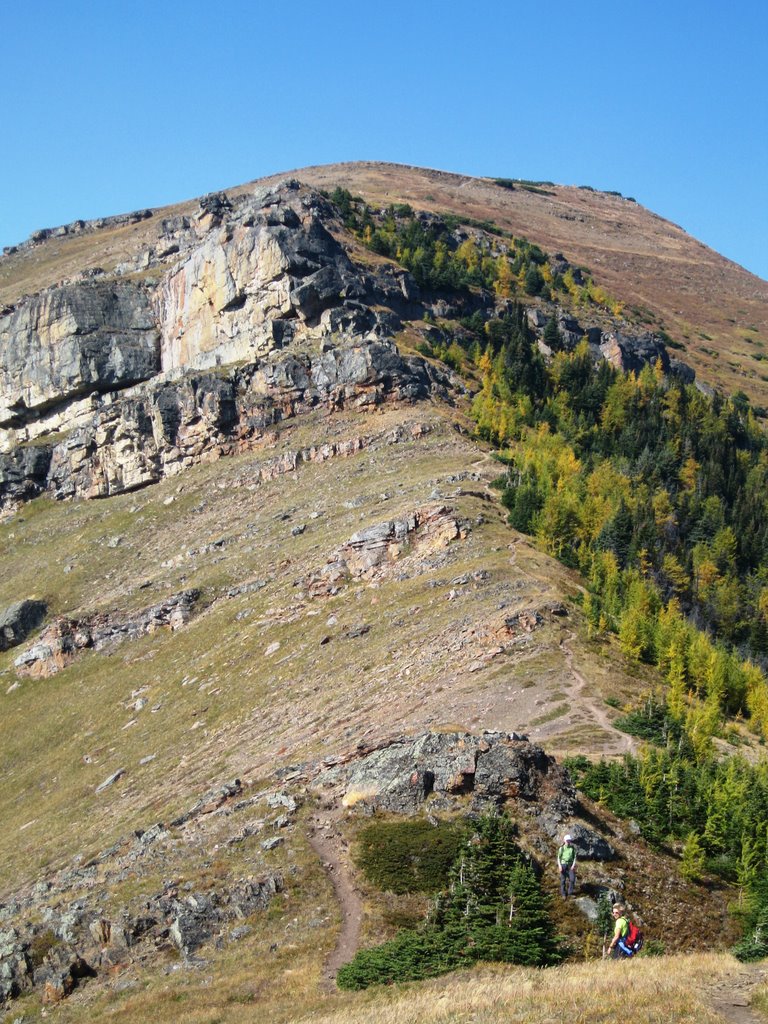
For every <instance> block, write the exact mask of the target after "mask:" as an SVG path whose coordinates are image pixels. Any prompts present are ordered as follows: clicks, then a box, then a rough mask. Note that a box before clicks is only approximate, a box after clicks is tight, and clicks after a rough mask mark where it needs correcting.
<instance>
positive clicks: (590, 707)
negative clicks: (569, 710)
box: [560, 633, 637, 754]
mask: <svg viewBox="0 0 768 1024" xmlns="http://www.w3.org/2000/svg"><path fill="white" fill-rule="evenodd" d="M573 639H575V633H569V634H568V636H567V637H565V638H564V639H563V640H561V641H560V650H561V651H562V652H563V654H564V655H565V663H566V665H567V666H568V671H569V672H570V674H571V676H572V677H573V679H574V680H575V686H573V687H572V688H571V692H570V694H569V698H570V700H571V701H573V702H574V703H578V705H579V706H580V707H582V708H584V709H585V710H586V711H587V712H588V713H589V714H590V715H591V716H592V718H593V719H594V720H595V721H596V722H597V724H598V725H599V726H600V728H601V729H603V730H604V731H605V732H606V733H608V735H609V736H611V737H612V741H613V742H612V748H613V749H611V750H608V751H606V753H612V754H614V753H615V754H634V753H635V752H636V750H637V742H636V740H635V739H634V738H633V737H632V736H629V735H627V733H625V732H621V730H619V729H617V728H616V726H615V725H614V724H613V723H612V722H611V719H610V717H609V715H608V713H607V711H606V710H605V708H604V707H603V706H602V704H601V703H600V702H599V701H597V700H595V699H594V697H591V696H590V695H589V694H587V693H585V690H586V687H587V681H586V679H585V678H584V676H583V675H582V674H581V672H579V671H578V669H576V668H574V664H573V651H572V650H571V647H570V643H571V641H572V640H573Z"/></svg>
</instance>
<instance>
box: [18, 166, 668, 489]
mask: <svg viewBox="0 0 768 1024" xmlns="http://www.w3.org/2000/svg"><path fill="white" fill-rule="evenodd" d="M425 216H426V215H425ZM433 219H434V218H433ZM87 230H88V231H91V232H97V231H98V230H100V229H99V226H98V225H95V226H91V227H88V228H87ZM155 230H156V239H155V242H154V243H153V244H151V245H149V246H145V247H142V248H140V249H139V251H137V252H134V254H133V255H132V257H131V259H129V260H127V261H123V262H122V263H120V264H118V265H117V266H116V267H115V268H114V270H113V271H112V272H110V273H109V274H106V273H105V272H104V271H103V270H101V269H99V268H91V269H90V270H88V271H85V272H82V273H81V274H80V275H79V277H78V278H77V279H75V280H72V281H65V282H61V283H59V284H56V285H54V286H51V287H49V288H47V289H46V290H44V291H42V292H41V293H39V294H37V295H33V296H27V297H24V298H23V299H21V300H20V301H19V302H18V303H17V305H16V306H14V307H6V308H5V310H4V311H3V312H2V314H0V508H2V507H11V506H14V505H16V504H17V503H18V502H19V501H24V500H27V499H29V498H31V497H34V496H35V495H37V494H40V493H43V492H48V493H51V494H52V495H54V496H55V497H56V498H69V497H76V496H79V497H105V496H107V495H113V494H118V493H121V492H125V491H130V490H135V489H136V488H139V487H143V486H145V485H147V484H150V483H154V482H156V481H158V480H160V479H162V478H163V477H165V476H168V475H170V474H172V473H175V472H178V471H179V470H180V469H183V468H185V467H187V466H190V465H193V464H195V463H197V462H199V461H201V460H203V459H211V458H217V457H219V456H220V455H223V454H227V453H229V452H232V451H235V450H238V449H242V448H243V447H247V446H251V445H253V444H256V443H258V442H259V441H260V439H261V438H262V437H263V436H264V434H265V431H268V429H269V428H270V426H272V425H273V424H275V423H276V422H278V421H279V420H281V419H284V418H286V417H290V416H293V415H296V414H297V413H300V412H302V411H307V410H309V409H311V408H313V407H315V406H317V405H319V404H324V405H326V406H328V407H329V408H342V407H344V406H349V405H350V404H353V405H354V406H355V407H357V408H369V407H372V406H375V405H378V404H380V403H381V402H384V401H393V400H394V401H415V400H419V399H424V398H427V397H429V396H430V395H432V394H437V393H439V394H440V395H441V396H442V397H445V396H446V395H447V394H448V392H449V390H450V389H454V390H455V389H457V388H458V389H461V387H462V386H461V385H460V384H459V383H458V381H457V380H456V379H455V378H453V377H452V375H451V374H450V373H449V372H447V371H441V370H438V369H436V368H435V367H434V365H432V364H430V363H428V362H427V361H426V360H424V359H421V358H416V357H404V356H402V355H401V354H400V353H399V352H398V350H397V348H396V347H395V344H394V335H395V334H396V333H397V332H398V331H400V330H402V329H403V328H404V327H407V326H410V327H411V328H412V329H413V328H414V327H415V329H416V332H417V334H418V333H419V332H421V333H422V334H424V335H425V336H426V334H428V333H429V332H430V331H432V332H434V330H435V329H434V328H431V327H428V326H427V325H426V324H425V323H424V322H423V320H424V319H425V318H427V319H429V318H430V317H431V316H434V315H435V313H436V312H437V313H440V314H441V315H450V317H451V318H452V319H456V318H457V317H459V316H460V315H462V314H463V313H468V312H470V311H471V310H472V309H473V308H483V309H484V310H485V311H486V313H488V312H493V310H494V307H495V306H499V303H500V304H501V305H502V306H503V303H504V300H498V299H496V298H495V297H494V296H493V295H492V294H490V293H487V292H482V290H480V291H478V292H477V293H476V294H469V293H463V294H459V293H450V292H441V293H440V294H427V293H426V292H424V291H422V290H420V289H419V288H418V287H417V285H416V283H415V281H414V280H413V278H412V276H411V275H410V274H409V273H408V272H407V271H405V270H403V269H402V268H399V267H398V266H397V265H396V264H394V263H392V262H391V261H389V260H384V259H381V258H379V257H375V256H373V255H372V254H370V253H366V252H364V251H363V250H361V249H360V247H359V245H358V243H357V242H355V240H354V239H353V238H352V237H351V236H350V235H349V234H348V233H346V232H345V231H344V229H343V227H342V225H341V223H340V220H339V212H338V210H337V209H336V207H335V206H334V205H333V204H332V203H331V202H330V201H329V200H327V199H326V198H324V196H323V195H321V194H319V193H318V192H315V191H313V190H311V189H308V188H307V187H305V186H302V185H300V184H299V183H298V182H296V181H293V180H289V181H284V182H282V183H279V184H277V185H274V186H273V187H270V188H265V187H261V188H256V189H255V190H253V191H250V192H246V193H244V194H241V195H239V196H237V197H236V198H234V199H232V200H230V199H229V198H228V197H227V196H224V195H221V194H216V195H212V196H206V197H204V198H203V199H201V200H200V202H199V206H198V209H197V212H196V214H195V215H193V216H176V217H168V218H165V219H162V220H158V221H157V223H156V225H155ZM470 230H474V229H465V228H462V227H458V228H457V229H456V232H455V236H456V237H455V244H457V245H458V244H460V243H461V241H462V239H464V240H466V239H468V238H469V237H470ZM82 231H86V227H85V226H84V227H83V228H82ZM475 233H476V232H475ZM473 237H474V236H473ZM44 243H45V238H43V239H41V240H38V244H44ZM557 258H558V259H560V260H562V259H563V258H562V257H559V256H558V257H557ZM529 319H530V321H531V324H532V326H533V327H534V329H535V330H537V332H538V333H539V335H540V336H541V335H542V334H543V326H544V324H545V323H546V322H547V316H546V315H545V314H544V313H543V312H542V310H541V309H539V308H536V309H532V310H531V311H530V314H529ZM560 329H561V333H562V337H563V342H564V344H565V345H566V346H567V347H573V345H575V344H576V343H577V342H578V340H579V339H580V338H581V337H582V336H584V335H585V334H586V336H587V337H588V339H589V341H590V345H591V348H592V351H593V355H594V357H595V358H606V359H609V360H610V361H611V362H613V363H614V364H616V365H619V366H623V367H624V368H632V369H637V368H639V367H640V366H642V365H643V364H644V363H646V362H656V361H660V362H661V364H662V367H663V369H664V370H665V372H675V371H677V372H680V367H679V366H677V367H676V366H675V365H674V361H671V360H670V359H669V358H668V356H667V354H666V351H665V349H664V346H663V344H661V342H660V341H659V340H658V339H657V338H655V337H654V336H642V337H633V336H632V335H628V334H627V333H626V330H625V331H624V333H616V332H607V331H605V330H602V329H601V328H600V327H592V328H585V327H584V326H582V325H581V324H580V323H578V322H577V321H576V320H575V319H574V318H573V317H570V316H566V315H565V314H563V313H561V314H560ZM438 333H439V332H438ZM540 344H541V347H542V351H543V352H544V354H545V355H547V353H548V350H547V349H546V346H545V345H544V343H543V340H542V341H541V343H540ZM550 354H551V353H550ZM224 367H226V369H224ZM219 368H221V369H219Z"/></svg>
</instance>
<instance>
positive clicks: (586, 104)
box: [0, 0, 768, 279]
mask: <svg viewBox="0 0 768 1024" xmlns="http://www.w3.org/2000/svg"><path fill="white" fill-rule="evenodd" d="M625 7H626V8H627V9H626V10H625V9H624V8H625ZM0 55H1V59H2V78H1V79H0V83H1V84H0V97H2V107H3V111H4V118H3V128H4V131H3V139H4V146H3V154H2V157H0V246H2V245H9V244H13V243H15V242H19V241H21V240H22V239H24V238H26V237H27V236H28V235H29V234H30V233H31V232H32V231H34V230H35V229H37V228H40V227H51V226H54V225H56V224H62V223H66V222H67V221H71V220H74V219H76V218H78V217H83V218H90V217H96V216H103V215H107V214H113V213H120V212H124V211H127V210H132V209H136V208H138V207H144V206H160V205H164V204H167V203H172V202H176V201H179V200H182V199H187V198H190V197H192V196H196V195H200V194H202V193H204V192H210V191H213V190H215V189H219V188H225V187H227V186H230V185H236V184H240V183H242V182H244V181H248V180H250V179H252V178H257V177H260V176H262V175H266V174H272V173H275V172H279V171H284V170H291V169H294V168H298V167H302V166H306V165H308V164H321V163H332V162H336V161H341V160H387V161H393V162H398V163H408V164H416V165H421V166H427V167H436V168H440V169H443V170H449V171H456V172H460V173H465V174H476V175H493V176H504V177H520V178H536V179H545V180H552V181H555V182H558V183H563V184H583V185H592V186H593V187H595V188H602V189H615V190H618V191H620V192H622V193H623V194H624V195H628V196H634V197H635V198H636V199H637V200H638V201H639V202H641V203H642V204H643V205H645V206H647V207H649V208H650V209H652V210H654V212H656V213H658V214H660V215H662V216H664V217H667V218H669V219H670V220H673V221H675V222H676V223H677V224H680V225H681V226H682V227H684V228H685V229H686V230H687V231H688V232H690V233H691V234H692V235H694V236H695V237H697V238H699V239H700V240H701V241H703V242H705V243H706V244H707V245H710V246H712V247H713V248H715V249H717V250H718V251H720V252H721V253H723V254H724V255H725V256H728V257H730V258H731V259H734V260H736V261H737V262H738V263H741V264H742V265H743V266H745V267H746V268H747V269H749V270H751V271H753V272H754V273H756V274H758V275H760V276H761V277H763V278H766V279H768V74H767V73H766V71H767V68H768V5H766V4H765V3H764V0H749V2H744V3H739V2H738V0H736V2H735V3H734V4H732V5H730V6H729V7H728V8H727V9H726V5H724V4H723V3H722V0H720V2H717V3H714V2H710V0H699V2H697V3H692V2H690V3H689V2H679V0H667V2H666V3H656V2H654V0H650V2H645V3H642V4H640V3H636V4H630V5H620V4H618V3H616V2H615V0H613V2H611V3H608V2H597V3H583V4H576V3H573V0H570V2H561V0H552V2H550V3H549V4H537V3H534V2H533V0H528V2H519V0H486V2H483V0H477V3H476V4H475V5H473V13H472V14H470V13H469V4H468V3H466V2H465V3H455V4H450V3H449V2H447V0H442V2H437V0H435V2H432V0H422V2H420V0H410V2H408V3H406V2H402V0H389V2H388V3H385V4H381V5H375V6H374V5H370V4H365V3H360V2H358V3H351V2H334V0H327V2H325V3H323V4H320V3H309V2H306V0H293V2H291V0H284V2H283V3H277V2H274V0H261V2H260V0H252V2H246V0H220V2H219V3H218V4H216V5H214V4H209V3H202V2H199V0H188V2H186V3H181V2H178V0H152V2H148V0H134V2H132V3H127V2H123V0H111V2H110V0H101V2H98V3H95V2H94V3H88V2H85V0H68V2H66V3H62V2H61V0H56V2H54V0H25V2H24V3H22V2H21V0H8V2H7V3H6V4H4V5H2V10H0Z"/></svg>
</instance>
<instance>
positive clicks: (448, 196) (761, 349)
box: [291, 162, 768, 405]
mask: <svg viewBox="0 0 768 1024" xmlns="http://www.w3.org/2000/svg"><path fill="white" fill-rule="evenodd" d="M291 173H292V174H295V175H296V176H297V177H299V178H300V179H301V180H303V181H306V182H307V183H308V184H311V185H315V186H319V187H321V188H334V187H335V186H336V185H342V186H344V187H346V188H348V189H350V191H352V192H353V193H359V194H361V195H362V196H363V197H364V198H365V199H367V200H369V201H370V202H372V203H382V204H383V203H391V202H407V203H410V204H411V205H413V206H414V207H417V208H422V209H427V210H432V211H444V212H450V213H456V214H461V215H464V216H469V217H473V218H475V219H477V220H486V219H487V220H492V221H494V222H495V223H496V224H497V225H499V227H502V228H504V229H506V230H509V231H512V232H513V233H514V234H516V235H523V236H524V237H526V238H528V239H530V240H531V241H533V242H536V243H537V244H538V245H540V246H541V247H542V248H543V249H545V250H546V251H548V252H559V251H562V252H563V254H564V255H565V256H566V257H567V258H568V259H569V260H570V261H571V262H573V263H576V264H580V265H583V266H586V267H588V268H589V269H590V270H591V271H592V273H593V274H594V276H595V280H596V281H597V283H598V284H601V285H602V286H603V287H604V288H605V289H606V290H607V291H608V292H609V293H610V294H611V295H613V296H615V297H616V298H618V299H620V300H622V301H623V302H625V303H626V307H627V308H626V312H627V314H628V315H630V316H636V317H640V318H645V319H647V321H648V323H649V326H650V327H651V329H663V330H665V331H666V332H667V333H668V334H669V335H671V337H672V338H673V339H674V340H675V341H677V342H679V343H681V344H682V345H684V347H685V352H684V354H683V353H682V352H681V353H680V354H681V355H682V357H683V359H684V360H685V361H686V362H688V363H690V365H691V366H693V367H694V369H695V370H696V372H697V375H698V376H699V377H700V378H701V379H702V380H704V381H706V382H707V383H709V384H712V385H715V386H718V387H721V388H725V389H726V390H727V391H729V392H732V391H737V390H742V391H744V392H745V393H747V394H748V395H749V396H750V397H751V398H753V400H755V401H756V402H758V403H759V404H763V405H764V404H767V403H768V369H766V367H765V365H764V363H763V359H764V358H765V357H766V356H768V282H766V281H763V280H762V279H761V278H759V277H756V276H755V275H754V274H750V273H749V272H748V271H747V270H744V268H743V267H740V266H739V265H738V264H736V263H733V262H732V261H731V260H728V259H725V257H723V256H720V255H719V253H717V252H715V251H714V250H712V249H709V248H708V247H707V246H705V245H703V244H702V243H701V242H699V241H697V240H696V239H695V238H692V237H691V236H690V235H689V234H687V233H686V232H685V231H684V230H683V229H682V228H681V227H678V225H676V224H673V223H671V222H670V221H668V220H665V219H664V218H662V217H659V216H658V215H657V214H655V213H652V212H651V211H650V210H647V209H645V207H643V206H641V205H640V204H638V203H635V202H632V201H630V200H629V199H624V198H621V197H619V196H614V195H609V194H607V193H605V192H593V191H589V190H587V189H583V188H578V187H576V186H572V185H553V186H550V185H546V186H543V189H544V191H545V192H546V194H540V193H537V192H531V191H528V190H527V189H525V188H523V187H520V186H518V187H517V188H515V189H514V191H510V190H509V189H506V188H502V187H500V186H499V185H496V184H495V183H494V182H493V180H492V179H488V178H471V177H466V176H464V175H459V174H449V173H446V172H445V171H435V170H429V169H425V168H419V167H406V166H402V165H399V164H386V163H377V162H357V163H341V164H328V165H325V166H320V167H305V168H303V169H301V170H299V171H294V172H291Z"/></svg>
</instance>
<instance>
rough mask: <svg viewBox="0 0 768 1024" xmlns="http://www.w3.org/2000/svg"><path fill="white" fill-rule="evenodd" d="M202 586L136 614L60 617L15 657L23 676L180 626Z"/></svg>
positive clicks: (37, 675) (42, 672) (55, 668)
mask: <svg viewBox="0 0 768 1024" xmlns="http://www.w3.org/2000/svg"><path fill="white" fill-rule="evenodd" d="M199 597H200V591H199V590H185V591H182V593H180V594H174V595H172V596H171V597H169V598H167V599H166V600H165V601H161V602H159V603H158V604H155V605H152V607H151V608H146V609H145V610H144V611H141V612H138V613H136V614H135V615H132V616H126V615H111V614H109V613H107V612H102V613H100V614H98V615H94V616H93V617H91V618H89V619H82V620H77V621H76V620H74V619H67V618H61V619H57V620H56V621H55V622H53V623H52V624H51V625H50V626H48V627H47V629H45V630H44V631H43V632H42V633H41V634H40V636H39V637H38V638H37V640H36V642H35V643H34V644H33V645H32V646H31V647H29V648H28V649H27V650H26V651H23V652H22V653H21V654H20V655H19V656H18V657H17V658H16V660H15V661H14V666H15V668H16V670H17V672H18V673H19V675H20V676H32V677H35V678H48V677H49V676H52V675H55V674H56V673H57V672H59V671H60V670H61V669H62V668H65V667H66V666H67V665H69V664H70V663H71V662H72V661H73V660H74V658H75V657H76V656H77V654H78V652H79V651H82V650H86V649H87V648H90V649H92V650H95V651H101V650H104V649H105V648H113V647H115V646H117V645H118V644H120V643H124V642H125V641H126V640H135V639H136V638H137V637H139V636H143V635H144V634H146V633H153V632H154V631H155V630H157V629H162V628H166V629H171V630H175V629H178V628H179V627H180V626H183V625H185V624H186V623H187V622H188V621H189V619H190V618H191V616H192V613H193V610H194V607H195V604H196V602H197V600H198V598H199Z"/></svg>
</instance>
